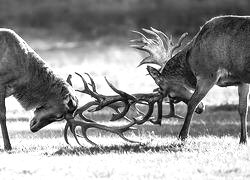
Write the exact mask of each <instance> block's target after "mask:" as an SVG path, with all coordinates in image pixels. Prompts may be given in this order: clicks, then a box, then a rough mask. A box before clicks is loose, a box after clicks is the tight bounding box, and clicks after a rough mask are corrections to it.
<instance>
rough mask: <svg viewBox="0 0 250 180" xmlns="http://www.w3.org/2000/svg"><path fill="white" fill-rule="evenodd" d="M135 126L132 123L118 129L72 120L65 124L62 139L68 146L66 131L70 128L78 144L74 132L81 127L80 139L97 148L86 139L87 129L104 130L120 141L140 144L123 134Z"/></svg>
mask: <svg viewBox="0 0 250 180" xmlns="http://www.w3.org/2000/svg"><path fill="white" fill-rule="evenodd" d="M135 124H136V123H135V122H134V121H133V122H130V123H129V124H127V125H124V126H120V127H108V126H105V125H101V124H97V123H90V122H84V121H76V120H74V119H70V120H68V121H67V124H66V126H65V129H64V138H65V141H66V142H67V143H68V144H69V142H68V138H67V131H68V128H69V127H70V128H71V132H72V133H73V135H74V137H75V139H76V141H77V143H78V144H80V142H79V141H78V139H77V136H79V135H77V134H76V132H75V129H76V127H77V126H80V127H81V131H82V136H80V137H83V138H85V139H86V140H87V141H88V142H89V143H91V144H92V145H95V146H97V144H96V143H94V142H93V141H91V140H90V139H89V138H88V136H87V130H88V129H89V128H97V129H101V130H105V131H108V132H111V133H114V134H117V135H118V136H120V137H121V138H122V139H124V140H125V141H127V142H130V143H140V142H137V141H133V140H130V139H128V138H126V137H125V136H124V134H123V133H124V132H126V131H128V130H131V127H132V126H133V125H135ZM80 145H81V144H80ZM81 146H82V145H81Z"/></svg>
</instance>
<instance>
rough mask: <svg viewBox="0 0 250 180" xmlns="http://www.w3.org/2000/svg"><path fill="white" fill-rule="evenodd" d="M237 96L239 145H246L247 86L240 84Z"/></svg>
mask: <svg viewBox="0 0 250 180" xmlns="http://www.w3.org/2000/svg"><path fill="white" fill-rule="evenodd" d="M238 94H239V108H238V111H239V114H240V121H241V128H240V144H246V143H247V112H248V94H249V85H248V84H245V83H244V84H241V85H239V86H238Z"/></svg>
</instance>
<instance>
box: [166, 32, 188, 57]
mask: <svg viewBox="0 0 250 180" xmlns="http://www.w3.org/2000/svg"><path fill="white" fill-rule="evenodd" d="M187 35H188V33H187V32H185V33H183V34H182V35H181V37H180V39H179V40H178V42H177V44H176V45H174V46H173V48H172V49H171V50H170V54H171V56H172V55H173V53H174V51H175V50H176V49H177V48H179V47H181V44H182V42H183V40H184V39H185V38H186V37H187Z"/></svg>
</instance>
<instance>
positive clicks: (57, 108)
mask: <svg viewBox="0 0 250 180" xmlns="http://www.w3.org/2000/svg"><path fill="white" fill-rule="evenodd" d="M62 91H65V92H67V93H66V95H65V96H60V95H59V96H56V95H55V96H54V97H53V98H49V100H48V101H47V102H45V103H44V104H43V105H42V106H40V107H38V108H36V110H35V111H34V117H33V119H32V120H31V122H30V130H31V131H32V132H37V131H39V130H40V129H41V128H43V127H45V126H46V125H48V124H50V123H52V122H55V121H62V120H64V119H69V118H70V117H73V113H74V111H75V110H76V109H77V105H78V100H77V98H76V96H75V95H74V90H73V88H72V87H71V86H69V85H67V86H65V87H63V90H62ZM61 93H62V92H61Z"/></svg>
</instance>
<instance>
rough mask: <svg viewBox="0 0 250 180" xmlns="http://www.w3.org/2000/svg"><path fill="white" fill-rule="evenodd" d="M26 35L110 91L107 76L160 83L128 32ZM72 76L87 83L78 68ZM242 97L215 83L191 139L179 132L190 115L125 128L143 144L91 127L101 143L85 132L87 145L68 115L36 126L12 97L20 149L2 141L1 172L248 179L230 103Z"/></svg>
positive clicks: (65, 69)
mask: <svg viewBox="0 0 250 180" xmlns="http://www.w3.org/2000/svg"><path fill="white" fill-rule="evenodd" d="M46 37H47V36H46ZM25 39H27V41H28V43H29V44H30V45H31V47H33V48H35V49H36V51H37V52H38V53H39V54H40V55H41V56H42V57H43V58H44V59H45V60H46V61H47V62H48V63H49V64H50V65H51V66H52V67H53V68H55V69H56V71H57V72H58V73H59V74H60V75H61V76H63V77H64V78H65V79H66V77H67V75H68V74H69V73H71V74H73V75H74V72H75V71H76V72H79V73H82V74H83V73H84V72H88V73H90V74H91V75H92V76H93V78H94V79H95V81H96V82H97V88H98V91H99V92H101V93H103V94H113V92H112V91H111V90H110V89H109V87H108V86H107V85H106V84H105V81H104V78H103V77H104V76H107V78H108V79H109V80H110V81H111V82H112V83H113V84H114V85H115V86H116V87H118V88H119V89H122V90H125V91H127V92H129V93H138V92H151V91H152V89H154V88H155V87H156V86H155V84H154V82H153V80H151V79H150V77H149V76H145V74H146V70H145V67H141V68H136V66H137V65H138V63H139V61H140V60H141V58H142V57H143V56H144V54H139V53H138V52H137V51H134V50H132V49H131V48H129V47H128V45H127V43H126V40H124V39H121V40H117V39H116V40H115V42H114V41H113V39H111V40H110V37H105V38H103V39H98V40H96V41H91V42H88V41H87V42H80V41H76V42H75V41H73V42H68V41H67V42H66V41H63V40H57V39H49V38H48V39H43V40H40V39H36V38H34V37H32V38H30V37H25ZM117 41H119V43H117ZM117 44H118V45H117ZM73 84H74V88H77V89H80V88H82V84H81V81H80V79H79V78H78V77H77V76H75V75H74V76H73ZM78 96H79V99H80V104H84V103H85V102H87V101H88V100H89V98H88V97H87V96H85V95H82V94H80V93H79V94H78ZM237 101H238V99H237V91H236V88H234V87H231V88H218V87H215V88H214V89H213V90H212V91H211V92H210V93H209V94H208V96H207V97H206V98H205V99H204V102H205V103H206V104H208V105H209V106H208V108H207V110H206V111H205V112H204V113H203V114H202V115H195V117H194V119H193V121H192V126H191V132H190V138H189V139H188V140H187V141H186V142H182V141H179V140H178V139H177V137H178V133H179V131H180V128H181V126H182V124H183V120H177V119H164V120H163V125H162V126H156V125H151V124H150V123H148V124H145V125H142V126H138V127H137V128H138V129H137V130H135V131H133V132H130V133H128V134H126V136H127V137H129V138H131V139H134V140H138V141H140V142H142V143H141V144H130V143H125V142H124V141H123V140H122V139H120V138H118V137H116V136H113V135H110V134H107V133H104V132H99V131H98V130H91V131H90V132H88V134H89V137H90V138H91V139H92V140H94V141H95V142H97V143H98V144H100V146H99V147H93V146H91V145H89V144H88V143H87V142H86V141H84V140H82V141H81V142H82V144H83V147H80V146H79V145H77V144H76V142H75V140H74V139H73V138H72V137H71V138H70V143H71V146H69V145H67V144H66V142H65V141H64V139H63V129H64V125H65V122H60V123H54V124H51V125H49V126H47V127H45V128H44V129H42V130H40V131H39V132H38V133H31V132H30V130H29V122H28V121H29V119H30V118H31V117H32V112H25V111H24V110H23V109H22V108H21V107H20V106H19V105H18V103H17V102H16V101H15V100H14V99H13V98H8V99H7V100H6V102H7V118H8V124H7V125H8V129H9V134H10V139H11V143H12V146H13V150H12V151H10V152H5V151H3V150H2V149H3V143H2V142H1V141H0V149H1V152H0V159H1V163H0V175H1V179H44V178H50V179H52V178H57V179H247V178H250V166H249V163H250V154H249V152H250V147H249V145H239V132H240V121H239V116H238V113H237V108H236V106H235V105H230V104H236V103H237ZM177 110H178V113H179V114H181V115H183V116H184V115H185V111H186V107H185V105H183V104H180V105H178V106H177ZM167 112H168V109H167V108H165V113H167ZM108 115H110V113H108V114H107V112H104V113H103V114H102V113H101V114H98V117H99V119H103V121H101V123H106V121H105V120H104V119H107V116H108ZM92 117H95V116H92ZM248 129H249V126H248Z"/></svg>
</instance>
